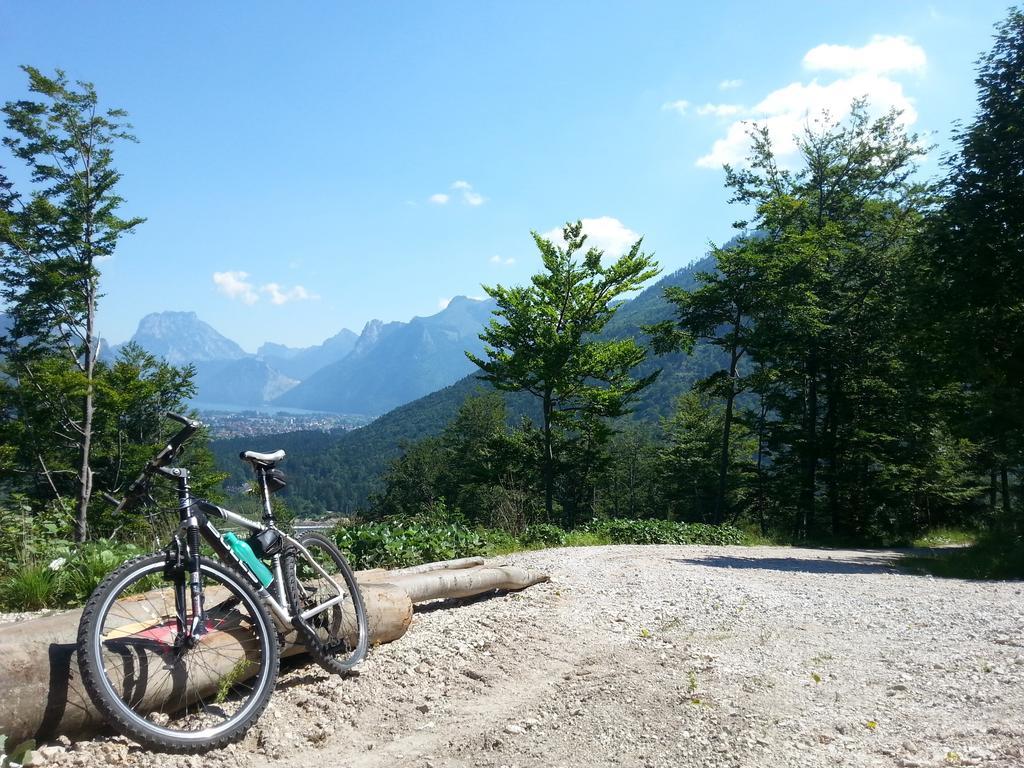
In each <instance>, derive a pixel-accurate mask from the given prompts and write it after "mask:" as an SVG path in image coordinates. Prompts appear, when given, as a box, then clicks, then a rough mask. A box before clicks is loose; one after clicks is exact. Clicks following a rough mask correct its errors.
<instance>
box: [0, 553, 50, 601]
mask: <svg viewBox="0 0 1024 768" xmlns="http://www.w3.org/2000/svg"><path fill="white" fill-rule="evenodd" d="M0 595H2V597H3V604H4V606H5V607H8V608H12V609H14V610H16V611H39V610H42V609H43V608H52V607H54V606H55V605H56V604H57V603H58V602H59V599H60V592H59V585H58V580H57V577H56V573H55V572H54V571H53V570H51V569H50V567H49V565H47V564H45V563H29V564H26V565H25V566H23V567H21V568H17V569H14V570H12V571H11V573H10V574H8V575H7V576H6V577H5V578H4V579H3V581H2V582H0Z"/></svg>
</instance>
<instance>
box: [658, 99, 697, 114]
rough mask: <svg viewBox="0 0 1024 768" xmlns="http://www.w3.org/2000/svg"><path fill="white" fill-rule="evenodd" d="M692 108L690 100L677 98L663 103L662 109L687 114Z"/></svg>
mask: <svg viewBox="0 0 1024 768" xmlns="http://www.w3.org/2000/svg"><path fill="white" fill-rule="evenodd" d="M689 108H690V102H688V101H687V100H686V99H676V100H675V101H666V102H665V103H664V104H662V105H661V109H662V110H663V111H665V112H676V113H678V114H680V115H685V114H686V111H687V110H688V109H689Z"/></svg>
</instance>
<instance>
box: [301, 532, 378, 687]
mask: <svg viewBox="0 0 1024 768" xmlns="http://www.w3.org/2000/svg"><path fill="white" fill-rule="evenodd" d="M295 538H296V541H298V542H299V543H300V544H302V546H303V547H305V548H306V550H307V551H308V552H309V553H310V554H311V555H312V556H313V557H314V559H316V560H317V562H318V563H320V564H321V565H322V566H324V568H325V570H327V571H328V573H330V572H331V569H330V567H329V566H331V565H332V564H333V567H334V574H335V575H334V580H335V581H336V582H337V583H338V586H340V587H341V588H342V590H343V593H344V594H345V599H344V601H343V602H342V603H340V604H338V605H336V606H334V607H332V608H328V609H326V610H325V611H324V612H323V613H320V614H318V615H316V616H313V617H311V618H310V619H309V620H303V619H302V617H301V615H300V614H301V613H302V612H303V611H307V610H309V609H311V608H313V607H315V606H316V605H317V604H318V596H323V595H332V594H334V592H333V588H332V587H330V586H329V585H327V584H326V580H325V579H324V578H323V576H322V575H320V574H319V573H316V572H315V571H314V570H313V569H312V567H311V566H310V565H309V564H308V563H307V562H306V561H305V558H304V557H303V556H302V553H301V552H299V551H298V550H296V549H295V548H294V547H289V548H288V551H287V552H286V553H285V556H284V563H283V566H284V584H285V590H286V593H287V595H288V603H289V605H290V608H291V611H292V612H293V614H295V616H296V618H295V620H294V624H295V627H296V629H298V631H299V634H300V636H301V638H302V641H303V642H304V643H305V645H306V648H307V649H308V650H309V653H310V655H311V656H312V657H313V658H314V659H315V660H316V661H317V663H319V664H320V666H322V667H323V668H324V669H326V670H327V671H328V672H333V673H335V674H339V675H343V674H346V673H348V672H350V671H351V670H352V669H353V668H354V667H355V666H356V665H357V664H359V663H360V662H361V661H362V660H363V659H364V658H366V651H367V648H368V647H369V642H370V636H369V635H370V632H369V623H368V621H367V618H366V605H365V602H364V600H363V595H362V592H360V590H359V584H358V583H356V577H355V574H354V573H353V572H352V566H350V565H349V564H348V560H346V559H345V556H344V555H343V554H342V553H341V551H340V550H339V549H338V547H337V545H336V544H335V543H334V542H333V541H331V540H330V539H329V538H327V537H326V536H324V535H322V534H319V533H314V532H312V531H310V532H306V533H301V534H299V535H298V536H297V537H295ZM353 635H355V637H353Z"/></svg>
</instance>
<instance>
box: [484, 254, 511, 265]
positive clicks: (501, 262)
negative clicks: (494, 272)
mask: <svg viewBox="0 0 1024 768" xmlns="http://www.w3.org/2000/svg"><path fill="white" fill-rule="evenodd" d="M489 261H490V262H491V264H497V265H498V266H502V267H511V266H512V265H513V264H515V263H516V260H515V258H514V257H512V256H509V257H508V258H507V259H503V258H502V257H501V256H498V255H497V254H495V255H494V256H491V258H490V259H489Z"/></svg>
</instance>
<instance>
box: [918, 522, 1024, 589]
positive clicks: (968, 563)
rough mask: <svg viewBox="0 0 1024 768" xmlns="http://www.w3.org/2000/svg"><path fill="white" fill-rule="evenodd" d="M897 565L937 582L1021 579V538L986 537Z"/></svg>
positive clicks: (1023, 545) (1023, 557) (1023, 558)
mask: <svg viewBox="0 0 1024 768" xmlns="http://www.w3.org/2000/svg"><path fill="white" fill-rule="evenodd" d="M900 564H901V565H902V566H903V567H904V568H906V569H907V570H910V571H911V572H914V573H927V574H930V575H932V576H938V577H940V578H949V579H1024V537H1021V536H1020V535H1017V536H1013V535H1007V534H1001V535H1000V534H994V533H989V534H985V535H982V536H980V537H979V538H978V540H977V541H976V542H975V543H974V544H972V545H971V546H967V547H957V548H950V549H939V550H936V551H935V552H933V553H931V554H928V555H918V556H914V557H905V558H903V560H901V561H900Z"/></svg>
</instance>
